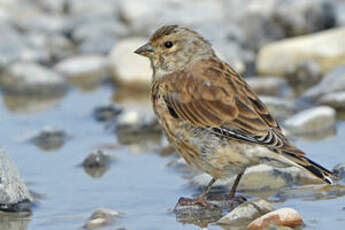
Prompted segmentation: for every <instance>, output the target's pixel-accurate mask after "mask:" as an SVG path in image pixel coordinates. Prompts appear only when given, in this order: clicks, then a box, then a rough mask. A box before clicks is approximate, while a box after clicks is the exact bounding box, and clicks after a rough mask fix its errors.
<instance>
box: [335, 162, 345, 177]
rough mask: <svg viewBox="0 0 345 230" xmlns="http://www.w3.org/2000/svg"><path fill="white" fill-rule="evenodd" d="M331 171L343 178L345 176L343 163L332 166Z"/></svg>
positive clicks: (344, 164)
mask: <svg viewBox="0 0 345 230" xmlns="http://www.w3.org/2000/svg"><path fill="white" fill-rule="evenodd" d="M333 172H334V173H335V175H337V176H338V177H339V178H342V179H344V178H345V163H341V164H337V165H336V166H335V167H334V168H333Z"/></svg>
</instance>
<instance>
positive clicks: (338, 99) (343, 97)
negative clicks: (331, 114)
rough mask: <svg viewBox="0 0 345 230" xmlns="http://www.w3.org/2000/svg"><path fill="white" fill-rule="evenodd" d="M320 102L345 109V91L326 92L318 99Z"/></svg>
mask: <svg viewBox="0 0 345 230" xmlns="http://www.w3.org/2000/svg"><path fill="white" fill-rule="evenodd" d="M318 103H320V104H322V105H328V106H331V107H333V108H335V109H339V110H343V109H345V91H341V92H336V93H330V94H326V95H324V96H322V97H321V98H320V99H318Z"/></svg>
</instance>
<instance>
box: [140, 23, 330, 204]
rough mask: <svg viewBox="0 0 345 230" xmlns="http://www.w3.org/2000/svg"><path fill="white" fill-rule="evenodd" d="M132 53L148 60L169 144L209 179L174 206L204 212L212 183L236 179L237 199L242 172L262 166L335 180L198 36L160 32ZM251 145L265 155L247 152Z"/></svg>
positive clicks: (179, 30)
mask: <svg viewBox="0 0 345 230" xmlns="http://www.w3.org/2000/svg"><path fill="white" fill-rule="evenodd" d="M134 52H135V53H136V54H139V55H141V56H144V57H146V58H149V60H150V63H151V67H152V69H153V76H152V87H151V99H152V104H153V110H154V113H155V114H156V116H157V118H158V120H159V123H160V125H161V126H162V129H163V132H164V133H165V136H166V137H167V139H168V141H169V142H170V143H171V144H172V145H173V146H174V147H175V148H176V150H177V151H178V152H179V154H180V155H181V156H182V157H183V158H184V160H185V161H186V163H187V164H188V165H190V166H193V167H196V168H198V169H199V170H201V171H203V172H206V173H207V174H209V175H210V176H211V177H212V179H211V180H210V182H209V183H208V185H207V187H206V188H205V189H204V191H203V192H202V193H201V194H200V195H199V196H198V197H196V198H194V199H193V198H184V197H181V198H180V199H179V201H178V203H179V204H181V205H194V204H197V205H201V206H206V207H208V206H209V205H210V204H209V202H207V195H208V193H209V191H210V189H211V187H212V185H213V184H214V183H215V182H216V181H217V180H219V179H225V178H229V177H232V176H234V175H236V179H235V181H234V183H233V185H232V188H231V189H230V193H229V194H228V195H227V196H226V197H227V198H229V199H234V198H235V193H236V189H237V186H238V184H239V182H240V180H241V177H242V175H243V174H244V172H245V170H246V169H247V168H248V167H250V166H254V165H258V164H260V163H263V162H265V163H266V164H267V163H268V164H272V165H280V164H279V163H281V164H282V165H284V164H285V165H290V166H291V165H292V166H297V167H299V168H301V169H303V170H305V171H307V172H309V173H311V174H312V175H314V176H315V177H317V178H319V179H320V180H321V181H323V182H325V183H328V184H332V183H333V181H332V179H331V178H332V177H336V176H335V175H334V174H333V173H332V172H331V171H329V170H327V169H326V168H324V167H322V166H321V165H319V164H317V163H315V162H314V161H312V160H310V159H308V158H307V156H306V154H305V153H304V152H303V151H302V150H300V149H299V148H297V147H296V146H295V145H294V144H292V143H291V142H290V141H289V140H288V138H287V137H286V136H285V135H284V134H283V132H282V129H281V127H280V125H279V124H278V122H277V121H276V120H275V119H274V118H273V116H272V115H271V114H270V112H269V110H268V109H267V107H266V105H265V104H264V103H263V102H262V101H261V100H260V99H259V97H258V96H257V95H256V94H255V92H254V90H253V89H252V88H251V87H250V86H249V85H248V84H247V82H246V81H245V79H244V78H243V77H242V76H241V75H240V74H239V73H238V72H236V71H235V70H234V69H233V68H232V67H231V66H230V65H229V64H227V63H226V62H224V61H222V60H221V59H220V58H218V57H217V55H216V53H215V51H214V49H213V48H212V46H211V44H210V42H209V41H207V40H206V39H204V38H203V37H202V36H201V35H200V34H199V33H197V32H196V31H194V30H191V29H189V28H186V27H183V26H179V25H165V26H162V27H160V28H159V29H158V30H156V31H155V32H154V33H153V34H152V35H151V37H150V38H149V41H148V42H147V43H146V44H144V45H143V46H141V47H139V48H138V49H136V50H135V51H134ZM255 146H261V147H263V148H266V149H268V150H269V151H267V155H262V154H261V155H260V154H256V153H255V152H253V151H249V149H253V147H255ZM267 159H269V160H267ZM277 162H278V164H277Z"/></svg>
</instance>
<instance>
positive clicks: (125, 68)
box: [109, 37, 152, 89]
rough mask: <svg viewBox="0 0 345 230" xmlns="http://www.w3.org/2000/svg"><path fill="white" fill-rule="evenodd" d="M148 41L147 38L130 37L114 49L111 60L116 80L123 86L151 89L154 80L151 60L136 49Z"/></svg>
mask: <svg viewBox="0 0 345 230" xmlns="http://www.w3.org/2000/svg"><path fill="white" fill-rule="evenodd" d="M146 42H147V39H145V38H139V37H137V38H129V39H125V40H122V41H120V42H118V43H117V44H116V45H115V46H114V48H113V49H112V51H111V53H110V56H109V62H110V68H111V71H112V74H113V78H114V80H115V82H116V83H117V84H118V85H120V86H121V87H128V88H136V89H138V88H139V89H149V88H150V86H151V81H152V69H151V65H150V61H149V60H148V59H147V58H145V57H142V56H139V55H138V54H135V53H134V51H135V50H136V49H138V48H139V47H140V46H142V45H144V44H145V43H146Z"/></svg>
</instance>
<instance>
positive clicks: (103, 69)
mask: <svg viewBox="0 0 345 230" xmlns="http://www.w3.org/2000/svg"><path fill="white" fill-rule="evenodd" d="M108 67H109V66H108V60H107V58H105V57H102V56H95V55H88V56H78V57H71V58H68V59H65V60H63V61H61V62H59V63H58V64H57V65H56V66H55V67H54V69H55V70H56V72H58V73H60V74H61V75H62V76H65V77H66V78H67V79H69V80H70V81H71V82H73V83H75V84H78V85H81V86H86V87H85V88H88V87H87V86H88V85H92V84H96V83H97V82H101V81H103V80H105V79H106V78H107V77H109V76H110V73H109V69H108Z"/></svg>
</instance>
